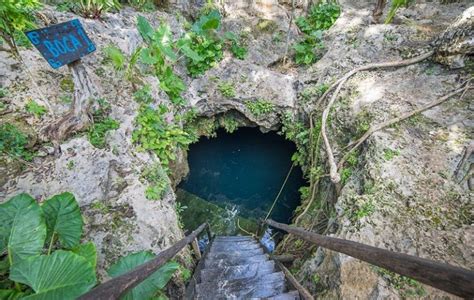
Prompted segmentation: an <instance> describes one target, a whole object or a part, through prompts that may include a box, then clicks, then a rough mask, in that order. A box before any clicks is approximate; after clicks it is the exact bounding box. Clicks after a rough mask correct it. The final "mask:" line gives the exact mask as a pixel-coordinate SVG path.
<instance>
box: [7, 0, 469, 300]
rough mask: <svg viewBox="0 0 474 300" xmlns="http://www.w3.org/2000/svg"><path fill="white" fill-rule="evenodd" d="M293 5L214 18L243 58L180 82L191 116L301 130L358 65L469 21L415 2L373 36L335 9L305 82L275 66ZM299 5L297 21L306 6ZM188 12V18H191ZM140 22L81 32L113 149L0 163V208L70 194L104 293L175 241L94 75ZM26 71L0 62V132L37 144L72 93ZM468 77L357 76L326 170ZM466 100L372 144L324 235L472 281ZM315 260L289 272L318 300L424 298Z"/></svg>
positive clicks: (115, 106) (353, 264) (324, 254)
mask: <svg viewBox="0 0 474 300" xmlns="http://www.w3.org/2000/svg"><path fill="white" fill-rule="evenodd" d="M197 2H199V3H194V2H192V3H191V2H189V3H184V4H183V3H181V2H180V1H177V5H181V7H182V8H183V6H182V5H185V6H186V7H187V6H189V5H191V6H192V7H193V9H194V10H196V11H198V10H199V5H203V3H201V2H200V1H197ZM290 3H291V1H282V2H281V3H280V4H278V3H277V2H276V1H260V2H259V1H257V2H252V1H250V2H244V1H242V2H240V1H239V2H232V3H225V6H224V10H225V13H226V16H225V18H224V20H223V27H224V29H225V30H234V31H240V32H243V33H245V34H246V36H247V41H248V50H249V55H248V57H247V58H246V59H245V60H243V61H241V60H236V59H234V58H232V57H230V55H226V57H225V58H224V59H223V60H222V61H221V62H220V63H219V64H218V65H217V66H216V67H215V68H213V69H211V70H209V71H208V72H207V73H206V74H204V75H203V76H201V77H198V78H191V77H187V76H186V74H185V70H184V69H183V68H182V66H181V67H179V66H178V71H179V73H180V75H182V76H183V77H184V78H185V81H186V84H187V86H188V88H187V92H186V94H185V98H186V100H187V102H188V103H189V105H188V108H191V107H193V108H195V109H196V110H197V112H198V114H199V115H200V116H202V117H207V118H208V117H214V116H216V115H219V114H223V113H229V112H231V113H234V114H236V115H238V116H239V118H240V120H241V122H242V124H244V125H246V126H259V127H260V128H261V129H262V130H264V131H268V130H276V129H278V128H279V127H280V125H281V120H280V118H281V116H282V114H283V113H291V114H293V115H296V114H298V115H305V114H308V113H309V112H311V111H313V110H314V109H315V107H314V100H316V99H310V101H308V100H307V99H305V98H303V97H302V96H301V92H304V91H305V90H308V89H311V88H315V87H317V86H319V85H321V84H323V83H326V84H328V83H331V82H333V81H334V80H335V79H337V78H338V77H339V76H340V75H342V74H343V73H345V72H347V71H349V70H350V69H352V68H353V67H356V66H360V65H362V64H365V63H370V62H381V61H386V60H397V59H402V58H404V57H411V56H413V55H416V54H419V53H422V52H424V51H426V50H428V49H429V46H428V45H429V43H430V42H431V41H432V40H433V39H434V37H435V36H437V35H438V34H439V33H440V32H441V31H442V30H443V29H445V28H446V27H447V26H448V25H449V23H450V22H451V21H452V20H454V18H455V17H456V16H458V15H459V14H461V13H462V11H463V10H464V9H465V8H467V4H466V3H464V2H460V3H455V4H447V5H442V4H438V3H436V2H422V3H417V4H415V5H413V6H411V7H410V8H407V9H401V11H400V13H399V14H398V17H397V18H396V19H395V24H392V25H380V24H371V23H370V14H371V9H372V4H371V2H370V3H369V2H360V1H341V5H342V15H341V16H340V18H339V19H338V21H337V22H336V24H335V25H334V26H333V27H332V28H331V29H330V30H329V31H328V32H326V34H325V36H324V41H325V55H324V56H323V57H322V59H321V60H319V61H318V62H317V63H316V64H314V65H312V66H311V67H309V68H302V67H296V66H293V65H289V64H285V63H283V56H284V54H285V49H286V32H287V30H288V22H289V19H290V15H291V13H290V11H291V8H290V7H289V6H288V5H289V4H290ZM297 3H298V7H297V10H296V12H297V13H298V12H299V9H300V8H301V7H304V4H305V3H302V2H300V1H297ZM285 5H286V6H285ZM194 10H186V11H184V12H183V14H185V12H188V13H190V14H191V15H192V14H193V13H192V12H193V11H194ZM44 13H45V15H46V16H48V17H49V18H51V19H53V20H57V21H65V20H68V19H70V18H77V16H75V15H72V14H65V13H58V12H56V11H53V9H52V8H47V9H46V10H45V12H44ZM137 15H138V13H137V12H135V11H133V10H131V9H129V8H125V9H122V10H121V11H120V12H119V13H117V14H107V15H106V16H105V17H104V19H103V20H102V21H94V20H87V19H81V22H82V23H83V24H84V26H85V28H86V30H87V32H88V34H89V35H90V37H91V38H92V40H93V41H94V42H95V43H96V44H97V46H98V47H97V48H98V49H99V50H98V51H97V52H96V53H95V54H93V55H90V56H88V57H86V58H84V59H83V63H84V64H85V66H86V67H87V70H88V72H89V74H90V76H91V77H92V78H93V81H94V82H95V83H96V84H97V87H98V88H99V94H100V95H101V97H103V98H106V99H108V100H109V101H110V102H111V116H112V117H113V118H115V119H117V120H119V122H120V128H119V129H118V130H116V131H113V132H111V133H110V134H109V136H108V138H107V144H108V147H107V148H106V149H97V148H94V147H93V146H92V145H91V144H90V143H89V141H88V140H87V138H85V137H84V136H81V135H77V136H75V137H73V138H71V139H70V140H68V141H66V142H64V143H62V144H61V145H60V149H61V151H60V152H57V153H54V149H53V148H52V147H51V146H49V145H47V144H46V145H42V146H41V148H40V151H39V154H40V155H39V157H37V158H35V160H34V161H33V163H32V164H28V165H27V166H26V169H24V170H22V169H21V168H20V167H19V166H18V165H17V163H15V162H13V161H5V162H3V163H0V167H1V168H2V169H1V170H0V171H1V172H2V174H5V176H2V177H3V178H2V180H1V181H0V184H1V187H0V198H1V199H8V198H9V197H10V196H12V195H14V194H16V193H19V192H28V193H30V194H32V195H33V196H35V197H36V198H37V199H38V200H39V201H41V200H44V199H45V198H47V197H49V196H51V195H53V194H56V193H59V192H62V191H70V192H72V193H74V194H75V196H76V198H77V199H78V201H79V203H80V204H81V209H82V210H83V213H84V215H85V218H86V224H87V227H86V237H85V239H87V240H93V241H94V242H95V243H96V245H97V248H98V253H99V269H100V273H101V274H102V275H103V277H105V274H104V269H105V268H106V267H107V266H108V265H109V264H110V263H111V262H113V261H115V260H116V259H117V258H118V257H120V256H122V255H124V254H126V253H128V252H131V251H135V250H142V249H151V250H153V251H155V252H159V251H161V250H163V249H165V248H167V247H169V246H170V245H171V244H173V243H174V242H176V241H177V240H178V239H180V238H181V237H182V236H183V233H182V231H181V229H180V227H179V221H178V216H177V214H176V211H175V205H176V204H175V195H174V192H173V191H172V190H169V191H168V192H167V193H166V195H165V197H164V198H163V199H162V200H159V201H150V200H147V199H146V198H145V193H144V191H145V188H146V186H145V184H144V183H143V181H142V179H141V175H140V174H141V171H142V170H143V168H145V167H146V166H148V165H150V164H152V163H155V162H156V160H157V159H156V157H154V156H152V155H149V154H147V153H144V152H138V151H137V150H136V149H135V147H134V146H133V145H132V143H131V132H132V131H133V128H134V124H133V122H134V118H135V116H136V114H137V107H138V106H137V104H135V102H134V101H133V99H132V98H133V97H132V95H133V90H132V87H131V85H130V84H129V83H128V82H126V81H125V80H124V79H121V78H119V77H117V76H116V73H115V71H114V70H113V69H112V67H111V66H110V65H108V64H105V63H104V62H103V58H104V56H103V53H102V52H101V50H100V49H101V48H103V47H104V46H106V45H108V44H110V43H113V44H115V45H117V46H118V47H119V48H121V49H122V50H123V51H124V52H125V53H127V54H131V53H132V51H133V50H134V47H135V46H136V45H137V44H138V43H140V41H141V38H140V36H139V34H138V32H137V30H136V25H135V22H136V16H137ZM146 16H147V18H149V19H150V20H151V21H152V23H154V24H158V22H159V19H160V18H164V19H166V20H167V21H168V22H169V23H170V24H171V26H172V30H173V32H174V33H176V34H179V33H181V32H182V19H181V18H178V17H176V16H175V15H174V14H172V13H169V14H168V13H164V12H155V13H152V14H146ZM289 33H290V37H289V42H290V44H291V43H292V42H293V41H294V40H295V39H296V38H297V30H296V28H295V27H294V26H293V27H291V30H290V31H289ZM277 37H279V38H277ZM21 55H22V57H23V59H24V61H25V63H26V65H27V66H28V68H26V66H25V65H23V64H21V63H19V62H18V61H17V60H15V59H13V58H11V57H10V56H9V55H8V54H7V53H6V52H3V51H0V85H1V86H2V88H5V89H7V90H8V92H9V93H8V95H9V96H8V97H7V100H6V102H7V104H8V112H7V113H2V116H1V117H0V122H6V121H7V120H9V122H10V121H13V122H16V123H17V124H21V126H22V128H25V130H26V129H27V128H29V131H31V137H32V142H34V140H35V139H36V138H35V134H34V132H39V131H40V129H41V128H42V127H43V126H44V125H45V124H46V123H48V122H50V121H52V120H53V119H54V118H56V117H57V116H59V115H61V114H63V113H64V112H66V111H67V109H68V107H69V105H68V104H66V103H64V102H63V101H61V100H60V99H64V96H65V95H68V93H70V91H69V90H68V83H69V82H70V75H69V72H68V70H67V68H62V69H59V70H51V69H50V68H49V66H48V65H47V63H46V62H45V61H44V60H43V59H42V58H41V57H40V55H39V54H38V52H37V51H35V50H34V49H22V50H21ZM466 70H469V69H467V68H464V69H460V70H450V69H448V68H445V67H444V66H442V65H438V64H435V63H432V62H430V61H425V62H422V63H420V64H417V65H412V66H409V67H404V68H400V69H388V70H377V71H370V72H363V73H360V74H358V75H356V76H354V77H353V78H352V79H350V80H349V82H348V83H347V84H346V86H345V88H344V90H343V92H342V94H341V97H340V99H338V102H337V105H336V108H335V110H334V112H333V113H332V116H333V121H332V123H331V124H332V125H331V128H330V129H329V131H330V134H331V140H332V142H333V143H334V144H335V148H336V156H339V155H341V154H343V153H344V152H343V147H344V146H345V144H347V143H348V142H350V140H351V139H354V138H355V137H354V134H353V132H354V129H355V128H356V127H357V126H359V125H360V124H361V123H363V124H366V125H367V124H369V125H370V124H378V123H379V122H382V121H384V120H387V119H389V118H391V117H394V116H397V115H399V114H401V113H403V112H406V111H409V110H412V109H413V108H416V107H419V106H420V105H423V104H425V103H427V102H430V101H432V100H434V99H436V98H437V97H440V96H442V95H444V94H446V93H448V92H449V91H451V90H452V89H454V88H456V87H457V86H459V84H460V83H461V82H462V81H463V80H465V79H466V78H467V76H468V75H467V74H466ZM471 72H472V69H471ZM31 77H32V78H33V79H34V80H31ZM146 80H147V82H148V83H149V84H151V86H152V90H153V91H154V94H155V96H156V98H157V99H159V102H161V103H167V101H168V100H167V98H166V96H165V95H164V94H163V93H160V91H159V82H158V80H157V79H156V78H154V77H149V78H146ZM35 82H36V84H35ZM219 82H228V83H232V85H233V87H234V89H235V93H234V95H233V96H231V97H225V96H223V94H222V93H221V92H220V91H219V87H218V83H219ZM29 99H38V101H39V100H40V99H48V102H49V103H50V104H51V106H52V107H51V110H52V111H53V112H54V115H55V116H50V117H49V119H48V118H46V119H43V120H41V121H39V120H37V119H35V118H32V117H26V116H25V115H23V114H22V113H21V111H23V107H24V105H25V103H26V102H27V101H28V100H29ZM258 99H264V100H265V101H268V102H270V103H271V104H272V106H273V110H272V111H271V112H270V113H268V114H265V115H258V116H257V115H255V114H254V113H252V111H251V110H250V109H249V107H248V106H247V105H246V102H247V101H249V100H258ZM472 100H473V95H472V92H469V93H466V94H465V95H464V97H463V99H459V97H458V98H453V99H452V100H450V101H448V102H446V103H445V104H443V105H441V106H438V107H435V108H433V109H431V110H429V111H426V112H425V113H423V114H421V115H419V116H416V117H414V118H412V119H409V120H407V121H405V122H403V123H400V124H399V125H397V126H395V127H392V128H388V129H385V130H383V131H380V132H378V133H376V134H374V135H373V136H372V137H371V138H370V139H369V140H368V142H367V143H366V144H365V145H364V146H363V149H362V150H361V152H360V153H359V155H358V158H357V162H356V164H355V166H354V167H353V168H352V170H351V175H350V176H348V177H347V178H346V180H345V182H344V186H343V187H342V189H340V190H339V191H338V192H337V193H336V194H335V196H334V197H333V199H332V203H331V204H332V205H333V206H334V207H335V212H336V213H335V215H333V216H331V218H330V221H329V226H328V228H327V230H324V231H325V232H326V233H328V234H331V235H332V236H336V237H341V238H345V239H350V240H353V241H358V242H361V243H365V244H369V245H373V246H377V247H381V248H385V249H390V250H394V251H399V252H403V253H408V254H412V255H416V256H420V257H424V258H430V259H434V260H438V261H444V262H447V263H451V264H453V265H459V266H463V267H466V268H471V269H472V268H473V267H474V261H473V258H472V253H473V248H472V245H474V243H473V235H474V230H473V225H472V209H473V201H472V199H473V198H474V197H473V192H472V156H469V155H470V152H469V151H468V149H470V148H469V145H471V144H472V140H473V127H474V123H473V120H472V115H473V114H472V111H473V109H474V108H473V106H472V102H473V101H472ZM32 129H34V130H32ZM471 148H472V146H471ZM466 156H467V159H464V160H463V157H466ZM179 158H180V159H179V161H178V163H177V164H176V166H175V167H174V169H175V173H174V174H173V176H174V177H176V178H175V180H174V182H175V183H176V181H179V178H181V177H183V176H185V174H186V172H187V169H186V161H185V155H184V154H183V155H180V156H179ZM470 180H471V181H470ZM318 197H322V196H321V195H319V196H318ZM2 201H3V200H2ZM303 205H305V203H303ZM311 210H312V211H311V212H310V213H309V214H308V215H307V218H309V219H311V218H312V216H314V215H315V214H316V213H317V211H316V208H314V209H313V208H312V209H311ZM309 224H310V222H309ZM310 228H311V229H314V230H316V228H313V227H310ZM302 247H304V246H302ZM293 248H294V247H293ZM296 248H297V247H296ZM297 250H298V249H297ZM312 250H313V251H311V253H308V251H305V252H306V255H304V256H302V259H301V260H299V261H298V262H297V263H296V266H297V267H298V274H297V275H298V277H299V279H300V280H301V281H302V282H303V284H304V285H305V286H306V287H307V288H308V289H310V290H311V291H312V292H314V293H316V294H317V295H318V296H319V297H321V298H327V299H334V298H342V299H386V298H391V299H392V298H393V299H396V298H400V297H405V296H409V295H414V294H412V293H417V292H420V293H419V294H420V295H421V288H420V287H419V286H412V285H411V283H410V282H408V283H405V281H403V279H400V278H397V277H394V276H393V275H392V274H387V273H384V272H383V271H382V270H378V269H375V268H373V267H371V266H369V265H368V264H365V263H362V262H360V261H357V260H355V259H352V258H350V257H348V256H345V255H341V254H337V253H333V252H331V251H326V250H323V249H316V248H313V249H312ZM397 280H398V281H397ZM400 282H401V283H400ZM400 286H402V288H400ZM422 289H424V292H425V296H426V297H431V298H432V297H438V296H439V297H444V296H446V294H443V293H441V292H439V291H436V290H434V289H431V288H429V287H422Z"/></svg>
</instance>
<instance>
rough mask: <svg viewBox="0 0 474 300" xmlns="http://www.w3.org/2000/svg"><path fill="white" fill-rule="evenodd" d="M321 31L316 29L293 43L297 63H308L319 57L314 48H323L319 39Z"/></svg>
mask: <svg viewBox="0 0 474 300" xmlns="http://www.w3.org/2000/svg"><path fill="white" fill-rule="evenodd" d="M321 37H322V32H321V31H316V32H313V33H312V34H311V35H307V36H306V37H305V39H304V40H302V41H301V42H299V43H296V44H294V45H293V49H294V50H295V62H296V63H297V64H299V65H310V64H312V63H313V62H315V61H317V60H318V59H319V56H318V55H317V54H316V53H315V50H318V49H322V48H324V46H323V43H322V41H321Z"/></svg>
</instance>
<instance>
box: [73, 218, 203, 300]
mask: <svg viewBox="0 0 474 300" xmlns="http://www.w3.org/2000/svg"><path fill="white" fill-rule="evenodd" d="M208 228H209V224H207V223H203V224H201V226H199V227H198V228H197V229H196V230H194V231H193V232H192V233H191V234H190V235H188V236H186V237H185V238H183V239H181V240H180V241H179V242H177V243H176V244H174V245H173V246H171V247H170V248H168V249H166V250H164V251H162V252H160V253H159V254H158V255H157V256H156V257H155V258H154V259H152V260H150V261H148V262H146V263H144V264H142V265H140V266H138V267H136V268H135V269H133V270H132V271H130V272H127V273H125V274H123V275H120V276H117V277H115V278H112V279H111V280H109V281H107V282H104V283H103V284H101V285H99V286H97V287H95V288H94V289H92V290H91V291H89V292H88V293H86V294H84V295H82V296H81V297H79V298H78V299H80V300H97V299H101V300H102V299H119V298H120V296H121V295H123V294H124V293H126V292H127V291H129V290H130V289H132V288H134V287H135V286H137V285H138V284H140V283H141V282H142V281H143V280H145V279H147V278H148V277H149V276H150V275H152V274H153V273H154V272H155V271H157V270H158V269H159V268H160V267H162V266H163V265H164V264H165V263H167V262H168V261H169V260H170V259H172V258H173V257H174V256H175V255H176V254H177V253H178V252H179V251H181V250H182V249H183V248H184V247H185V246H187V245H188V244H190V243H191V242H193V241H194V239H196V238H197V237H198V235H199V234H201V233H202V232H203V231H204V230H205V229H206V232H207V234H210V231H209V230H208ZM210 239H211V237H209V240H210Z"/></svg>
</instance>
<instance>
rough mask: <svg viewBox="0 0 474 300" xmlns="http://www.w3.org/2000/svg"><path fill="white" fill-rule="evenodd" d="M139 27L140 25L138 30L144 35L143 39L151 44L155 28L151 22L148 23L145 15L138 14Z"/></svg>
mask: <svg viewBox="0 0 474 300" xmlns="http://www.w3.org/2000/svg"><path fill="white" fill-rule="evenodd" d="M137 27H138V32H140V35H141V36H142V38H143V40H145V42H146V43H148V44H149V43H150V42H151V40H152V38H153V33H154V30H153V28H152V27H151V25H150V23H148V21H147V19H145V17H143V16H138V18H137Z"/></svg>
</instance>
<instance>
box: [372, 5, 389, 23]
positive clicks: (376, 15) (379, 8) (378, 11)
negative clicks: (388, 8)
mask: <svg viewBox="0 0 474 300" xmlns="http://www.w3.org/2000/svg"><path fill="white" fill-rule="evenodd" d="M386 4H387V0H377V4H376V5H375V8H374V10H373V11H372V18H373V20H374V23H379V22H380V17H381V16H382V15H383V10H384V9H385V5H386Z"/></svg>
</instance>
